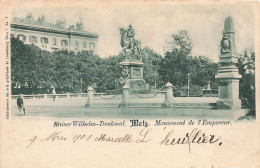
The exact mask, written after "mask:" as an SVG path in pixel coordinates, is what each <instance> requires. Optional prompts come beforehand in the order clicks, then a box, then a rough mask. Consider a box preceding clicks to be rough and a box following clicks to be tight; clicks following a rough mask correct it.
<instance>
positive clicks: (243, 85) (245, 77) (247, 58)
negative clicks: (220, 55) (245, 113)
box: [238, 50, 255, 116]
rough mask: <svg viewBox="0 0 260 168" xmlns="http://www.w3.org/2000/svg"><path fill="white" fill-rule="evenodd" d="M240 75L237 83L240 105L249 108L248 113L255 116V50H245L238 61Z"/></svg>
mask: <svg viewBox="0 0 260 168" xmlns="http://www.w3.org/2000/svg"><path fill="white" fill-rule="evenodd" d="M238 69H239V73H240V74H241V75H242V78H241V79H240V85H239V97H240V98H241V101H242V105H243V106H245V107H246V108H249V109H250V112H249V115H251V116H255V52H254V51H253V50H245V52H244V54H242V55H241V57H240V59H239V61H238Z"/></svg>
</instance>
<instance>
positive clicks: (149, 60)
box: [142, 47, 163, 85]
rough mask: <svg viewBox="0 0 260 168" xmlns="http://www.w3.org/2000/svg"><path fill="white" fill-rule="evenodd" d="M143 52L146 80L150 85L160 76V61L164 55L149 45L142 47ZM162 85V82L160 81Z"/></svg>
mask: <svg viewBox="0 0 260 168" xmlns="http://www.w3.org/2000/svg"><path fill="white" fill-rule="evenodd" d="M142 52H143V63H144V72H143V74H144V80H145V81H146V83H149V84H150V85H154V81H155V80H157V79H156V78H158V71H159V68H160V64H159V63H160V62H161V60H162V58H163V57H162V56H161V55H159V54H157V53H156V52H154V50H152V49H150V48H149V47H145V48H143V49H142ZM159 85H160V82H159Z"/></svg>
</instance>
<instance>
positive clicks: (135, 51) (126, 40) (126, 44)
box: [120, 24, 142, 60]
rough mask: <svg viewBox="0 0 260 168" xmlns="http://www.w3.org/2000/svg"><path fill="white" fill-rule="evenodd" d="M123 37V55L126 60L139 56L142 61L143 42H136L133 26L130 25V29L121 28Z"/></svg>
mask: <svg viewBox="0 0 260 168" xmlns="http://www.w3.org/2000/svg"><path fill="white" fill-rule="evenodd" d="M120 35H121V47H122V48H123V53H124V55H125V57H126V59H131V58H132V57H133V56H134V55H137V56H138V57H139V59H140V60H142V53H141V42H140V41H139V40H135V38H134V36H135V31H134V29H133V27H132V25H131V24H130V25H129V28H128V29H126V30H125V29H124V28H120ZM127 50H129V51H130V54H129V53H127Z"/></svg>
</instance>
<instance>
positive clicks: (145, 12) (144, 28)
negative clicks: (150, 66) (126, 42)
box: [12, 3, 255, 62]
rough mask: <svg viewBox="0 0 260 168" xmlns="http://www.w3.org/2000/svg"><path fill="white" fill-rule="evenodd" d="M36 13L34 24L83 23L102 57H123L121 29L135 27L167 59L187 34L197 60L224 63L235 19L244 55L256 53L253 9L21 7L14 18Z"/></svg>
mask: <svg viewBox="0 0 260 168" xmlns="http://www.w3.org/2000/svg"><path fill="white" fill-rule="evenodd" d="M29 12H31V13H32V15H33V17H34V19H37V18H38V17H39V16H42V15H44V16H45V21H47V22H51V23H56V20H58V19H65V20H66V22H67V26H69V25H73V24H74V25H75V24H76V23H77V22H79V21H82V23H83V25H84V30H86V31H89V32H95V33H98V34H99V38H98V43H97V47H98V54H99V55H100V56H101V57H108V56H111V55H117V54H118V53H119V52H120V51H121V46H120V33H119V28H120V27H123V28H128V25H129V24H132V26H133V28H134V29H135V39H137V40H140V41H141V43H142V47H145V46H148V47H150V48H151V49H153V50H154V51H155V52H157V53H159V54H161V55H163V54H164V46H165V44H166V41H167V40H169V39H170V38H171V35H172V34H176V33H178V31H180V30H187V31H188V33H189V35H190V36H191V39H192V43H193V49H192V55H193V56H199V55H202V56H207V57H209V58H210V59H212V60H213V61H214V62H217V61H218V56H219V44H220V41H221V38H222V30H223V27H224V20H225V18H226V17H227V16H231V17H232V18H233V23H234V29H235V33H236V46H237V51H238V53H243V51H244V50H245V49H250V48H252V49H254V45H255V44H254V40H255V39H254V36H255V31H254V29H255V27H254V26H255V25H254V19H255V18H254V10H253V9H252V7H251V6H247V5H210V4H205V5H184V4H174V5H169V4H164V5H158V4H157V5H151V4H146V5H144V4H143V3H136V4H135V3H132V4H128V5H126V4H108V3H106V4H99V5H91V4H89V5H88V4H86V5H84V6H80V7H75V6H74V7H61V8H57V7H49V8H38V7H30V8H26V7H20V8H19V9H14V11H13V13H12V14H13V16H16V17H23V18H25V17H26V15H27V14H28V13H29Z"/></svg>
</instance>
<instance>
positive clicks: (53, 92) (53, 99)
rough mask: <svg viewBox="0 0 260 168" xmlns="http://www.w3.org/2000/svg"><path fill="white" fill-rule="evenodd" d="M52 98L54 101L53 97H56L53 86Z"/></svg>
mask: <svg viewBox="0 0 260 168" xmlns="http://www.w3.org/2000/svg"><path fill="white" fill-rule="evenodd" d="M52 94H53V95H52V98H53V101H55V99H56V91H55V88H53V90H52Z"/></svg>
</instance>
